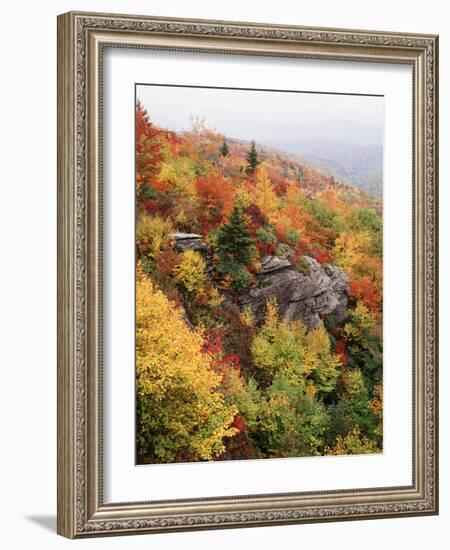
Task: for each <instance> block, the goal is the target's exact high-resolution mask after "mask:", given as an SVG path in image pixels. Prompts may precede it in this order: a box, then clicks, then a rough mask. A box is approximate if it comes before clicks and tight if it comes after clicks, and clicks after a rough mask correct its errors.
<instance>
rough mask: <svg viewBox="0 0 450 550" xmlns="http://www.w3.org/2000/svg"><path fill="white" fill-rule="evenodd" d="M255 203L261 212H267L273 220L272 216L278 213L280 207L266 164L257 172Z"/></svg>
mask: <svg viewBox="0 0 450 550" xmlns="http://www.w3.org/2000/svg"><path fill="white" fill-rule="evenodd" d="M255 203H256V205H257V206H258V208H259V209H260V210H261V212H262V213H263V214H265V215H266V216H267V217H268V218H269V220H270V221H273V219H272V218H273V216H274V215H275V214H276V212H277V208H278V197H277V194H276V193H275V190H274V188H273V184H272V182H271V181H270V179H269V176H268V174H267V170H266V168H265V167H264V166H260V167H259V168H258V169H257V173H256V183H255Z"/></svg>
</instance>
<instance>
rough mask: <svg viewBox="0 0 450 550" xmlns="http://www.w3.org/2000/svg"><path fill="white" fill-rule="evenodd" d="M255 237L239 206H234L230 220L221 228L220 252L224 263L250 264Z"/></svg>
mask: <svg viewBox="0 0 450 550" xmlns="http://www.w3.org/2000/svg"><path fill="white" fill-rule="evenodd" d="M253 243H254V239H252V237H251V236H250V229H248V228H247V227H245V219H244V217H243V216H242V214H241V212H240V210H239V208H236V207H235V208H234V209H233V212H232V213H231V216H230V218H229V222H228V223H226V224H224V225H222V227H221V228H220V230H219V239H218V244H219V254H220V257H221V260H222V261H223V262H224V263H234V264H239V265H243V264H248V263H250V262H251V259H252V254H253Z"/></svg>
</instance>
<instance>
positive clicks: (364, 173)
mask: <svg viewBox="0 0 450 550" xmlns="http://www.w3.org/2000/svg"><path fill="white" fill-rule="evenodd" d="M270 144H271V145H272V146H273V147H275V148H280V149H285V150H287V151H289V152H290V153H292V154H294V155H296V156H297V157H298V159H299V160H300V162H301V161H302V160H303V161H304V162H306V163H309V164H312V165H313V166H315V167H318V168H320V169H322V170H324V171H325V172H326V173H328V174H329V175H332V176H333V177H335V178H336V179H338V180H340V181H342V182H344V183H348V184H350V185H352V186H354V187H356V188H358V189H361V190H363V191H367V192H368V193H370V194H372V195H374V196H376V197H381V196H382V195H383V149H382V148H381V147H379V146H375V145H362V144H355V143H347V142H342V141H336V140H333V139H322V140H309V141H298V142H296V143H294V144H293V143H292V141H286V142H283V141H273V142H271V143H270Z"/></svg>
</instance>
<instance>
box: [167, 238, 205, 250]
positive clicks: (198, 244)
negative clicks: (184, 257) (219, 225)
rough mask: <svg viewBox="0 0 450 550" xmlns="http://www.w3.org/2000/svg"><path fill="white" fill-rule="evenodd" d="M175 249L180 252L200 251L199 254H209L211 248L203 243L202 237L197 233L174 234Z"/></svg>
mask: <svg viewBox="0 0 450 550" xmlns="http://www.w3.org/2000/svg"><path fill="white" fill-rule="evenodd" d="M172 237H173V238H174V239H175V247H176V249H177V250H178V251H179V252H184V251H185V250H198V251H199V252H209V247H208V245H207V244H206V243H204V242H203V241H202V236H201V235H197V233H173V235H172Z"/></svg>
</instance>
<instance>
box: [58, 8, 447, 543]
mask: <svg viewBox="0 0 450 550" xmlns="http://www.w3.org/2000/svg"><path fill="white" fill-rule="evenodd" d="M437 47H438V38H437V36H432V35H417V34H414V35H413V34H406V33H388V32H375V31H356V30H342V29H323V28H304V27H294V26H289V25H286V26H283V25H267V24H259V23H239V22H223V21H201V20H186V19H169V18H155V17H141V16H130V15H110V14H95V13H75V12H71V13H66V14H64V15H61V16H59V18H58V312H59V321H58V532H59V533H60V534H61V535H64V536H66V537H70V538H75V537H76V538H79V537H89V536H102V535H120V534H134V533H152V532H161V531H182V530H192V529H206V528H211V529H212V528H231V527H245V526H262V525H276V524H278V525H279V524H288V523H304V522H317V521H341V520H349V519H355V520H356V519H376V518H386V517H399V516H412V515H429V514H437V512H438V465H437V462H438V418H437V399H438V393H437V349H438V346H437V337H438V336H437V314H438V294H437V292H438V288H437V287H438V280H437V236H438V226H437V221H438V217H437V207H438V202H437V200H438V196H437V180H438V174H437V168H438V164H437V154H438V136H437V117H438V57H437V56H438V49H437Z"/></svg>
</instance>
